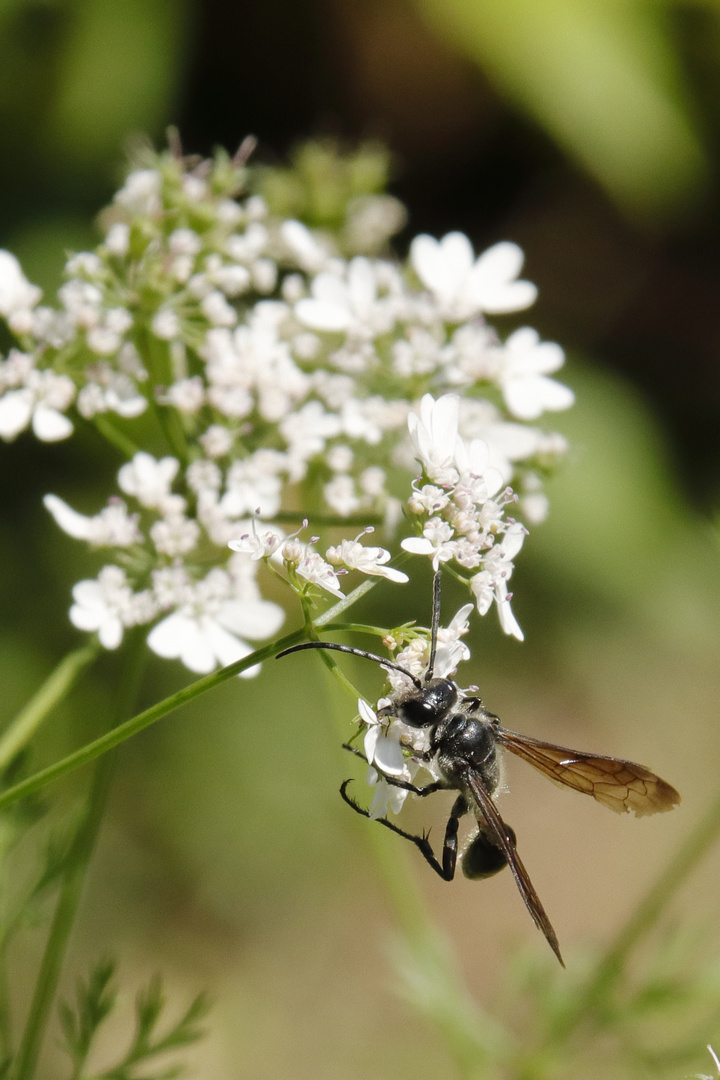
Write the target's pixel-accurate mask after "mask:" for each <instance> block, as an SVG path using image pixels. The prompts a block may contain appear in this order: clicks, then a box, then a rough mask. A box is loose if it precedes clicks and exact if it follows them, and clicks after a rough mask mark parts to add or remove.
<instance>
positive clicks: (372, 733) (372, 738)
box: [363, 723, 381, 765]
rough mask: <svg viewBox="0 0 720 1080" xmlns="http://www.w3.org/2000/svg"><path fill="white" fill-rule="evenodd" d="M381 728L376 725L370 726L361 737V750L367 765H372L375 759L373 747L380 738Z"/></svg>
mask: <svg viewBox="0 0 720 1080" xmlns="http://www.w3.org/2000/svg"><path fill="white" fill-rule="evenodd" d="M380 733H381V728H380V725H379V724H378V723H375V724H371V725H370V727H369V728H368V729H367V731H366V732H365V735H364V736H363V749H364V751H365V757H366V758H367V761H368V765H372V763H373V761H374V759H375V747H376V746H377V742H378V739H379V738H380Z"/></svg>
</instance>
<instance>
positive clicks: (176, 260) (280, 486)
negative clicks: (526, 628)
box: [0, 154, 573, 671]
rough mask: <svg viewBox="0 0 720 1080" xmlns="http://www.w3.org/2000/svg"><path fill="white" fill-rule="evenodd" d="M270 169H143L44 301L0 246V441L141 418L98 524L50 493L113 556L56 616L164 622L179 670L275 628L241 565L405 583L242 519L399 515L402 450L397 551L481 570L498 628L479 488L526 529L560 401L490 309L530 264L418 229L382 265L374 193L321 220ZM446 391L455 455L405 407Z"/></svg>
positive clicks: (222, 162)
mask: <svg viewBox="0 0 720 1080" xmlns="http://www.w3.org/2000/svg"><path fill="white" fill-rule="evenodd" d="M361 172H362V171H361V170H360V173H361ZM262 175H263V174H262V172H261V171H260V170H257V171H255V172H254V171H253V169H252V168H248V167H246V166H244V165H243V166H239V165H236V164H235V163H234V162H232V161H230V160H229V159H228V158H227V157H226V156H224V155H222V154H219V155H218V156H217V157H216V159H215V160H214V161H203V162H199V163H198V162H197V161H186V160H183V159H180V158H177V157H173V156H171V155H159V156H157V157H155V158H154V159H152V160H151V161H148V162H147V163H146V164H145V166H144V167H142V168H139V169H136V170H135V171H134V172H131V173H130V175H129V176H128V178H127V180H126V182H125V184H124V185H123V187H122V188H121V190H120V191H119V192H118V193H117V195H116V197H115V200H114V202H113V204H112V206H111V207H110V208H108V210H107V211H106V212H105V214H104V215H103V218H102V225H103V230H104V239H103V242H102V243H101V244H100V245H99V246H98V248H97V249H96V250H95V251H92V252H84V253H81V254H78V255H74V256H73V257H72V258H70V260H69V261H68V263H67V267H66V280H65V282H64V284H63V285H62V287H61V288H60V290H59V293H58V304H57V306H54V307H52V306H46V305H44V304H41V303H40V300H41V297H40V291H39V290H38V289H37V288H36V287H35V286H33V285H31V284H30V283H29V282H28V281H27V280H26V279H25V277H24V275H23V273H22V270H21V268H20V265H19V264H18V262H17V260H16V259H15V258H14V256H12V255H10V254H9V253H7V252H0V316H2V317H3V318H4V319H5V320H6V321H7V325H8V327H9V329H10V331H11V332H12V333H13V334H14V335H15V337H16V340H17V347H15V348H13V349H11V350H10V352H9V354H8V355H7V357H6V358H5V359H2V360H0V438H3V439H6V440H9V439H14V438H15V437H16V436H18V435H19V434H20V433H21V432H22V431H23V430H25V429H26V428H31V429H32V431H33V432H34V434H35V435H36V436H37V437H38V438H40V439H42V440H44V441H54V440H58V439H63V438H67V437H68V436H69V435H71V434H72V432H73V430H74V426H75V424H76V422H77V420H78V419H79V418H82V419H84V420H85V421H89V422H95V423H96V424H97V426H98V429H99V430H100V431H101V432H102V433H103V434H105V435H106V436H107V437H109V438H113V433H115V437H114V440H113V441H114V442H115V445H117V446H129V445H132V444H133V432H134V430H135V425H137V424H138V423H140V424H141V425H142V431H143V441H144V442H145V444H146V445H147V446H149V448H151V449H153V450H154V451H155V453H156V454H157V456H151V455H150V454H148V453H145V452H144V451H139V452H137V453H135V455H134V457H132V460H131V461H129V462H128V464H127V465H125V466H123V468H121V469H120V472H119V474H118V486H119V489H120V493H119V494H118V495H116V496H113V497H111V499H110V500H109V502H108V504H107V506H106V507H105V508H104V509H103V510H102V511H101V512H100V513H99V514H97V515H95V516H93V517H84V516H82V515H79V514H77V513H76V512H75V511H74V510H72V509H71V508H70V507H68V506H67V505H66V504H65V503H63V502H62V501H61V500H59V499H58V498H57V497H56V496H48V500H47V505H48V508H49V509H50V510H51V512H52V513H53V514H54V516H55V519H56V521H57V522H58V524H59V525H60V526H61V528H63V529H64V530H65V531H66V532H68V533H70V535H72V536H75V537H77V538H79V539H84V540H86V541H87V542H88V543H90V544H91V545H92V546H94V547H98V548H100V547H102V548H110V549H112V551H113V561H112V564H109V565H108V566H106V567H105V570H104V571H102V572H101V574H100V575H99V576H98V579H97V581H95V582H92V583H88V582H83V583H81V584H80V585H78V586H76V591H75V605H74V607H73V608H72V612H71V617H72V618H73V621H74V622H75V624H76V625H78V626H82V627H83V628H84V629H94V630H97V631H98V633H99V635H100V639H101V640H102V642H103V644H105V645H106V646H108V647H112V646H113V645H116V644H118V642H119V640H120V638H121V636H122V629H123V628H125V627H129V626H132V625H135V624H138V623H140V624H146V623H149V622H151V621H153V620H155V619H158V618H162V621H160V622H158V623H157V625H156V627H155V628H154V629H153V631H152V632H151V634H150V638H149V642H150V645H151V647H152V648H154V649H155V651H156V652H158V653H160V654H161V655H164V656H178V657H180V658H181V659H182V660H183V661H184V662H185V663H186V664H188V666H190V667H191V668H192V669H193V670H196V671H205V670H209V668H210V667H211V666H212V665H213V664H214V663H216V662H218V663H226V662H227V658H228V657H229V656H233V658H236V657H237V655H238V653H237V650H238V649H239V648H240V649H242V648H245V649H247V646H246V645H245V640H244V639H245V638H246V637H250V638H256V639H259V638H263V637H265V636H267V635H268V634H271V633H273V632H274V630H275V629H277V626H278V625H279V618H280V616H279V609H276V608H275V606H274V605H272V604H270V605H269V606H268V602H267V601H262V600H261V598H260V596H259V593H258V586H257V583H256V578H255V570H256V568H257V564H258V560H260V559H262V558H265V557H267V558H268V559H269V558H270V555H272V556H273V558H272V559H271V560H270V565H271V566H274V565H275V564H276V563H277V562H278V560H279V562H280V563H283V564H284V566H285V572H286V574H287V575H288V576H290V577H291V578H292V575H293V574H294V575H295V577H294V578H293V580H295V581H297V578H302V579H304V580H305V581H306V582H313V583H315V584H318V585H320V586H321V587H323V588H325V589H328V590H329V591H330V592H331V593H333V594H334V595H342V593H341V590H340V588H339V584H338V579H337V572H336V571H337V569H338V567H339V568H340V569H341V570H348V569H357V570H360V571H361V572H364V573H373V574H380V573H382V574H384V576H386V577H392V576H393V574H395V575H397V571H392V570H391V569H390V568H388V567H387V566H386V565H385V563H386V562H387V561H388V559H389V554H388V553H387V552H385V551H384V549H383V548H368V547H363V545H361V544H360V543H359V542H358V541H354V542H351V541H347V540H345V541H343V542H342V543H341V544H340V545H339V546H335V547H333V548H331V549H330V550H329V551H328V552H327V558H326V559H321V557H320V556H319V555H317V553H316V552H314V551H313V550H312V548H311V547H310V546H309V545H308V544H302V543H301V542H300V541H299V540H298V539H297V537H294V538H293V537H291V538H288V539H285V537H284V534H283V532H282V530H281V529H280V527H279V525H278V524H276V525H274V526H273V528H272V530H271V532H270V533H269V534H267V533H266V534H265V535H264V536H263V534H262V531H261V530H262V528H263V527H264V526H263V525H262V523H261V522H259V521H258V520H257V519H264V521H265V522H272V521H274V522H276V523H277V522H282V521H287V520H292V515H293V513H294V512H295V508H297V507H300V508H301V510H300V512H299V513H295V520H299V519H300V517H302V516H303V515H307V516H309V517H311V518H312V519H313V521H314V522H316V521H318V522H321V521H322V520H323V518H324V519H325V521H326V522H330V521H332V520H335V523H337V519H345V518H348V517H350V516H352V517H353V519H354V520H358V519H359V520H360V521H362V523H363V524H365V523H366V522H367V521H368V520H374V521H376V522H377V523H382V522H383V521H385V522H391V521H393V520H394V521H397V518H398V513H399V508H400V505H401V504H400V499H401V498H402V497H403V496H404V491H403V488H404V487H405V482H404V480H403V477H404V476H407V472H408V471H413V472H414V470H415V466H414V463H413V455H416V456H419V457H420V460H421V461H422V463H423V467H424V469H425V472H426V479H427V483H424V484H423V485H422V486H421V487H418V488H417V490H416V491H415V494H414V496H413V501H412V502H411V509H412V512H413V514H414V515H417V516H418V517H417V519H418V521H419V522H420V523H421V525H422V529H421V531H422V537H418V538H416V540H415V541H414V543H415V545H416V546H415V548H414V549H413V548H412V546H411V548H410V550H418V551H419V550H422V551H423V552H425V553H427V552H428V551H429V550H430V548H431V549H432V552H433V559H434V561H435V562H436V563H439V562H442V561H445V559H447V558H448V557H452V558H454V559H455V560H456V561H457V562H458V563H459V564H460V565H461V566H465V567H471V568H473V569H477V571H478V572H477V574H476V576H475V578H474V579H473V580H474V582H475V581H480V579H482V581H483V582H484V584H483V585H482V588H481V587H480V585H479V584H477V585H476V584H474V585H473V587H474V588H475V589H476V592H477V596H478V606H479V608H480V610H481V611H482V610H483V609H486V608H487V607H488V606H489V605H490V603H491V600H492V598H493V597H494V598H495V599H497V600H498V602H499V608H500V610H501V612H504V613H505V614H503V615H502V616H501V617H502V618H503V624H504V625H505V627H506V629H508V628H510V631H511V632H515V631H514V630H513V628H512V622H511V619H512V616H511V614H510V608H509V606H508V605H507V603H506V602H505V601H504V600H503V601H502V603H501V602H500V601H501V598H502V596H504V595H505V594H503V586H502V582H503V581H506V580H507V577H508V576H509V572H508V570H509V568H511V562H510V560H511V559H512V556H513V555H514V554H515V553H516V551H517V550H518V548H519V546H520V543H521V542H522V540H521V537H522V534H521V532H519V531H513V527H512V526H511V525H508V524H507V523H505V524H504V525H500V524H499V522H500V520H501V518H502V511H503V506H504V501H503V500H504V496H497V497H496V501H495V502H492V498H493V496H496V493H497V492H498V491H499V490H500V488H501V487H502V485H503V484H507V483H509V482H511V481H512V483H513V485H514V487H515V490H516V491H517V492H518V494H519V498H520V502H521V507H522V511H523V514H524V517H525V519H526V520H529V521H537V520H539V519H541V518H542V517H543V516H544V513H545V497H544V495H543V492H542V476H543V474H544V473H545V472H546V471H547V469H548V468H549V467H550V466H552V465H553V464H554V463H555V462H556V461H557V459H558V458H559V457H560V456H562V454H563V452H564V450H565V444H564V440H563V439H562V438H561V437H560V436H558V435H555V434H553V433H548V432H546V431H544V430H543V429H542V428H540V427H538V426H536V424H535V421H537V420H538V419H539V418H540V417H541V415H542V414H543V413H544V412H545V411H547V410H557V409H564V408H566V407H568V406H569V405H570V404H571V403H572V400H573V397H572V393H571V391H570V390H568V389H567V388H566V387H565V386H563V385H561V384H560V383H558V382H556V381H555V380H554V379H552V378H550V377H549V376H550V375H551V374H552V373H554V372H555V371H556V370H557V369H558V368H559V367H560V366H561V365H562V363H563V354H562V351H561V349H560V348H559V346H557V345H554V344H551V343H542V342H540V341H539V338H538V336H537V334H536V333H535V331H534V330H531V329H529V328H524V329H521V330H517V331H516V332H515V333H513V334H511V335H510V336H509V337H508V338H507V340H506V341H505V342H502V341H501V339H500V338H499V337H498V335H497V333H496V332H495V330H494V329H493V328H492V327H491V326H490V325H489V324H488V323H487V321H486V318H485V316H486V315H488V314H493V315H495V314H502V313H505V312H516V311H520V310H523V309H525V308H527V307H528V306H529V305H530V304H531V303H532V302H533V300H534V299H535V287H534V286H533V285H532V284H530V283H529V282H527V281H523V280H521V279H520V278H519V273H520V270H521V266H522V261H523V257H522V252H521V251H520V249H519V248H517V247H516V246H515V245H514V244H510V243H500V244H497V245H495V247H493V248H491V249H490V250H489V251H486V252H485V253H484V254H483V255H481V256H480V257H479V258H476V257H475V254H474V252H473V250H472V246H471V244H470V242H469V240H468V239H467V238H466V237H465V236H463V235H461V234H459V233H452V234H450V235H449V236H446V237H445V238H444V239H442V240H440V241H437V240H434V239H432V238H431V237H429V236H419V237H417V238H416V239H415V241H414V242H413V244H412V245H411V249H410V258H409V261H408V264H407V265H406V266H403V265H401V264H400V263H398V262H397V261H395V260H392V259H390V258H387V257H380V256H379V255H378V254H377V252H378V251H380V250H381V249H383V248H384V247H385V245H386V242H387V239H388V237H389V236H390V235H391V233H392V232H393V231H394V230H396V229H397V228H398V227H399V226H400V225H401V224H402V212H401V209H399V206H398V204H397V203H396V202H395V201H394V200H392V199H390V198H389V197H388V196H385V195H382V194H379V193H377V192H373V191H367V192H364V193H362V192H361V193H358V191H357V190H352V191H348V193H347V207H346V213H345V217H344V219H343V221H342V222H341V223H340V224H339V225H338V227H337V229H336V230H335V232H334V233H333V232H332V231H329V230H324V231H322V230H318V229H311V228H309V227H308V226H307V225H305V224H303V223H302V222H301V221H299V220H294V219H284V218H283V217H282V216H281V215H279V214H277V213H275V212H274V211H273V209H272V207H271V206H270V205H269V204H268V202H267V200H266V199H265V198H263V196H262V195H261V194H260V193H259V191H260V186H261V179H262ZM363 222H364V223H365V224H364V225H363V226H362V228H361V227H360V224H361V223H363ZM448 391H451V392H453V393H454V394H461V395H462V402H461V406H460V408H459V409H455V407H454V406H453V410H454V412H453V415H455V414H456V423H455V427H454V431H455V435H456V436H457V437H456V440H455V441H456V444H457V445H456V446H455V447H454V448H453V449H452V450H450V451H448V449H447V446H446V445H445V443H447V441H448V439H450V431H449V428H447V423H446V422H445V421H442V422H441V423H440V426H441V428H442V431H438V432H434V433H433V432H431V434H430V435H429V436H428V437H427V438H426V437H425V436H424V435H422V431H423V430H424V429H425V427H426V425H427V417H428V408H427V407H426V406H424V409H425V411H424V413H423V418H422V419H421V420H420V421H417V418H416V417H415V413H414V411H413V410H414V408H415V407H416V403H417V402H418V401H419V400H420V399H421V398H422V397H423V395H427V394H434V395H435V396H439V395H442V394H444V393H447V392H448ZM442 400H443V399H442V398H441V402H442ZM451 400H453V401H454V400H455V398H454V397H453V398H452V399H451ZM447 408H448V406H447V405H442V404H440V405H438V409H439V410H440V412H439V413H438V414H437V415H438V416H444V415H445V412H444V410H447ZM142 413H145V415H144V416H143V418H142V421H138V419H137V418H138V417H140V415H141V414H142ZM409 419H410V424H411V438H412V441H410V440H409V439H408V420H409ZM416 421H417V422H416ZM153 425H154V427H153ZM148 431H151V432H154V433H152V434H151V435H150V436H148ZM436 436H437V438H436ZM148 439H150V442H149V443H148V441H147V440H148ZM461 446H462V447H465V448H467V454H469V456H468V457H467V460H465V459H462V460H461V459H460V457H459V456H458V455H459V454H460V449H459V448H460V447H461ZM481 447H484V449H483V450H481ZM446 451H447V453H446ZM448 454H449V457H448ZM163 455H166V456H163ZM428 455H429V456H428ZM437 455H439V456H440V458H443V455H444V456H445V457H448V460H447V462H445V472H443V468H442V462H441V461H435V457H434V456H437ZM443 460H444V459H443ZM436 466H437V468H436ZM483 485H484V487H483ZM433 487H434V488H435V489H436V490H437V495H436V496H434V495H433V494H432V491H431V490H430V489H431V488H433ZM438 500H439V503H438V505H435V503H437V502H438ZM131 502H132V505H131ZM421 504H422V505H421ZM481 505H484V506H485V509H484V510H480V509H478V507H480V506H481ZM491 506H492V507H494V509H492V510H491V509H490V507H491ZM472 507H475V508H476V509H475V510H473V509H472ZM473 515H474V517H473ZM478 515H479V516H478ZM493 515H494V516H493ZM480 518H482V520H480ZM471 519H472V521H471ZM491 519H492V520H491ZM500 534H502V541H501V542H500V543H496V542H495V538H496V537H497V536H499V535H500ZM268 536H272V537H274V539H273V540H268ZM480 536H482V540H480V539H478V538H479V537H480ZM491 538H492V539H493V544H492V545H490V539H491ZM231 541H233V542H234V545H233V546H234V547H235V549H236V553H235V554H234V555H232V556H228V550H227V545H228V543H229V542H231ZM407 543H410V544H411V545H412V541H408V542H407ZM418 544H420V545H422V547H421V548H420V547H418V546H417V545H418ZM268 545H269V546H270V547H272V545H275V549H274V551H272V552H271V551H269V550H268ZM293 545H294V546H293ZM428 545H430V548H428ZM490 546H493V549H494V553H495V554H494V556H493V552H491V551H489V550H486V549H487V548H489V547H490ZM481 548H482V550H483V554H482V556H481V557H479V558H478V559H477V560H476V561H475V562H473V561H472V560H473V558H474V556H472V555H471V549H472V550H474V551H476V553H477V552H478V551H479V550H480V549H481ZM450 552H452V555H451V556H450V555H449V553H450ZM493 558H494V559H495V562H496V563H498V565H497V566H493ZM228 560H229V561H228ZM317 560H320V562H317ZM503 560H504V563H503ZM320 563H322V566H321V565H320ZM500 563H502V564H503V565H502V566H501V565H499V564H500ZM209 567H210V569H209ZM483 574H485V575H486V577H485V578H483ZM395 580H398V578H397V577H395ZM90 585H92V588H90ZM81 586H82V587H81ZM263 604H264V605H266V606H264V607H263V606H262V605H263ZM228 635H229V636H230V637H231V638H232V641H230V640H229V639H228Z"/></svg>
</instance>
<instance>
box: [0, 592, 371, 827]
mask: <svg viewBox="0 0 720 1080" xmlns="http://www.w3.org/2000/svg"><path fill="white" fill-rule="evenodd" d="M377 583H378V580H377V579H376V580H375V581H363V582H362V584H360V585H358V587H357V588H356V589H354V590H353V591H352V592H351V593H349V594H348V595H347V596H346V597H345V598H344V599H343V600H339V601H338V602H337V604H333V606H332V607H331V608H329V610H328V611H326V612H324V613H323V614H322V615H321V616H320V617H319V618H318V619H316V620H315V626H316V627H318V626H321V627H325V628H326V629H328V630H331V629H333V625H332V624H333V620H334V619H335V618H336V617H337V616H338V615H341V614H342V613H343V612H344V611H346V610H347V609H348V608H349V607H351V606H352V605H353V604H354V603H355V602H356V601H357V600H359V599H360V597H361V596H364V595H365V594H366V593H368V592H369V591H370V590H371V589H372V588H374V586H375V585H377ZM306 638H307V634H306V631H305V629H304V628H302V629H300V630H295V631H294V632H293V633H292V634H287V635H286V636H285V637H283V638H280V639H279V640H277V641H273V642H271V643H270V644H269V645H265V646H263V648H261V649H256V650H255V652H253V653H250V655H249V656H245V657H243V659H242V660H238V661H236V662H235V663H234V664H229V665H228V666H227V667H225V668H221V669H220V671H214V672H213V673H212V674H211V675H206V676H205V678H203V679H198V681H197V682H194V683H191V685H190V686H186V687H183V689H182V690H178V691H177V693H175V694H171V695H170V697H167V698H164V699H163V700H162V701H159V702H158V703H157V704H156V705H152V706H151V707H150V708H149V709H146V710H145V711H144V712H142V713H139V714H138V715H137V716H133V717H131V719H130V720H126V721H125V723H124V724H120V725H119V726H118V727H116V728H113V729H112V731H109V732H107V734H106V735H101V736H100V738H99V739H95V740H94V741H93V742H91V743H87V744H86V745H85V746H81V747H80V749H79V750H75V751H74V752H73V753H72V754H68V755H67V757H64V758H62V759H61V760H60V761H56V762H55V764H54V765H49V766H48V767H47V768H46V769H41V770H40V771H39V772H36V773H34V775H33V776H29V777H28V778H27V779H26V780H23V781H21V782H20V783H19V784H15V785H14V786H13V787H10V788H7V790H6V791H3V792H2V793H0V809H2V808H3V807H6V806H12V804H13V803H16V802H17V801H18V800H19V799H24V798H25V797H26V796H27V795H32V794H33V793H34V792H36V791H40V790H41V788H44V787H45V785H46V784H49V783H51V782H52V781H53V780H58V779H59V778H60V777H61V776H64V775H65V774H66V773H69V772H72V771H73V770H74V769H79V768H80V767H81V766H82V765H86V764H87V763H88V762H89V761H94V759H95V758H98V757H100V756H101V755H102V754H106V753H107V752H108V750H112V749H113V748H114V747H116V746H119V745H120V743H123V742H125V740H126V739H130V738H132V736H133V735H137V733H138V732H140V731H144V729H145V728H146V727H150V725H151V724H154V723H156V722H157V721H158V720H162V718H163V716H167V714H168V713H170V712H174V710H175V709H179V708H180V706H181V705H186V704H187V703H188V702H190V701H193V700H194V698H196V697H199V696H200V695H201V694H204V693H206V691H208V690H212V689H213V687H215V686H219V685H220V683H223V682H225V681H226V680H227V679H231V678H232V677H233V676H234V675H239V674H240V672H241V671H245V669H246V668H249V667H253V666H254V665H255V664H260V663H262V662H263V661H264V660H269V659H270V658H271V657H274V656H275V654H276V653H278V652H281V651H282V650H283V649H287V648H289V647H290V646H291V645H296V644H298V643H299V642H300V641H304V640H305V639H306Z"/></svg>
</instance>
